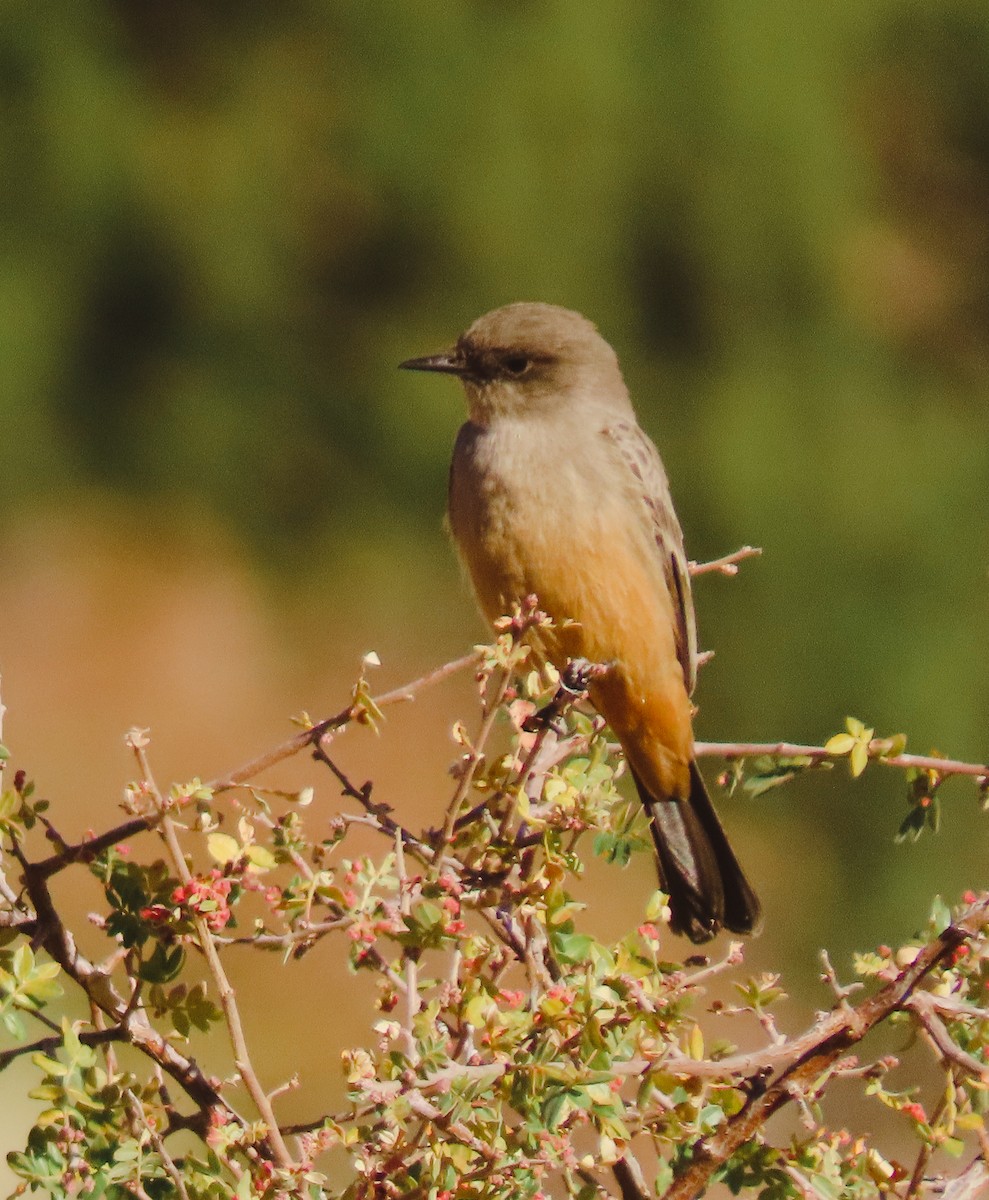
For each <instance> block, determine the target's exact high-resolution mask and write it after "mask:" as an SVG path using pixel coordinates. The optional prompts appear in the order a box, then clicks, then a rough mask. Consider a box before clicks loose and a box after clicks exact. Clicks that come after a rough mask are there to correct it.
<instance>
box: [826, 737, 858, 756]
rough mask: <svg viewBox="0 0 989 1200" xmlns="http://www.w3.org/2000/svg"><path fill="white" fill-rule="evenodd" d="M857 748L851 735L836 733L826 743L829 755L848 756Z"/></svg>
mask: <svg viewBox="0 0 989 1200" xmlns="http://www.w3.org/2000/svg"><path fill="white" fill-rule="evenodd" d="M854 746H855V739H854V738H853V737H852V735H851V734H850V733H836V734H835V735H834V737H830V738H828V740H827V741H826V742H825V743H824V749H825V750H826V751H827V752H828V754H848V753H849V752H850V751H851V750H852V749H853V748H854Z"/></svg>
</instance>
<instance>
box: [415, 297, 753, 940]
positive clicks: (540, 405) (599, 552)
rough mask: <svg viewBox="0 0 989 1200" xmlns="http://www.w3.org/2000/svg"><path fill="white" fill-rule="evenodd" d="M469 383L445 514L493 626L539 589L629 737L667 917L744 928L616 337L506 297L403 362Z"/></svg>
mask: <svg viewBox="0 0 989 1200" xmlns="http://www.w3.org/2000/svg"><path fill="white" fill-rule="evenodd" d="M401 365H402V367H405V368H407V369H409V370H414V371H439V372H443V373H445V374H449V375H456V376H457V377H458V378H459V379H460V382H461V383H462V384H463V388H464V391H465V392H466V394H467V407H468V420H467V422H466V423H465V424H464V425H463V426H462V427H461V429H460V433H459V435H458V436H457V442H456V447H455V449H454V452H453V462H452V464H451V466H450V491H449V517H450V528H451V530H452V532H453V536H454V539H455V540H456V543H457V547H458V549H459V551H460V554H461V555H462V557H463V559H464V562H465V563H466V565H467V569H468V571H469V573H470V577H471V580H472V582H473V585H474V590H475V592H476V594H477V599H478V602H479V604H480V607H481V609H482V611H483V612H484V614H485V616H486V617H487V618H488V620H489V621H494V620H496V619H497V618H499V617H501V616H503V615H505V614H506V613H508V612H510V611H511V609H512V607H513V605H515V604H518V603H519V602H520V601H521V600H522V599H523V598H524V597H525V596H528V595H531V594H535V596H536V597H537V599H538V602H539V607H540V608H541V609H542V610H544V611H545V612H546V613H547V614H548V615H549V616H550V617H552V618H553V621H554V627H553V629H552V630H550V631H548V632H547V631H542V630H541V631H540V632H539V640H538V645H537V647H536V648H537V650H538V652H539V653H541V654H542V655H544V656H545V657H546V658H547V659H548V660H549V661H551V662H552V663H554V664H555V665H556V666H557V667H559V668H561V669H562V668H563V667H565V666H566V663H567V661H568V660H570V659H574V658H586V659H589V660H590V661H591V662H592V663H601V664H606V665H607V667H608V669H607V670H606V671H605V672H604V673H603V674H602V675H601V676H600V677H599V678H597V679H595V680H594V681H593V682H592V683H591V684H590V687H589V695H590V699H591V702H592V703H593V704H594V706H595V707H596V708H597V710H598V711H599V712H600V713H601V714H602V716H604V718H605V719H606V720H607V722H608V724H609V725H610V726H611V728H612V730H613V731H614V733H615V735H616V737H617V738H618V740H619V742H620V743H621V745H622V749H623V750H624V752H625V757H626V759H627V761H628V764H629V767H630V769H631V772H632V776H633V778H634V780H635V784H636V787H637V788H638V791H639V796H640V798H641V800H642V803H643V805H644V806H645V808H646V811H647V813H648V815H649V824H650V829H651V831H652V836H653V841H654V842H655V845H656V854H657V858H658V861H659V872H660V879H661V882H662V885H663V887H664V890H665V891H666V892H668V893H669V896H670V909H671V913H672V919H671V925H672V928H673V929H674V930H675V931H676V932H678V933H684V934H686V935H687V937H689V938H690V939H691V940H692V941H694V942H704V941H707V940H708V939H709V938H712V937H713V936H714V935H715V934H716V933H717V932H718V930H719V929H721V928H722V927H725V928H727V929H730V930H732V931H734V932H735V933H754V932H755V931H756V930H757V929H758V927H759V924H760V910H759V901H758V900H757V898H756V896H755V893H754V892H753V891H752V888H751V887H750V886H749V884H748V882H747V881H746V879H745V876H744V875H743V874H742V869H741V867H740V866H739V865H738V861H737V859H736V858H735V855H734V853H733V852H732V849H731V846H730V845H729V843H728V839H727V837H726V836H725V832H724V830H723V829H722V827H721V823H720V822H719V820H718V817H717V814H716V813H715V811H714V806H713V805H712V803H711V800H710V798H709V796H708V794H707V790H706V789H705V787H704V781H703V779H702V778H701V774H700V772H699V770H698V769H697V764H696V762H695V759H694V739H693V730H692V728H691V717H692V708H691V703H690V694H691V692H692V691H693V688H694V682H695V676H696V667H697V639H696V632H695V626H694V610H693V603H692V601H691V595H690V576H689V574H688V571H687V559H686V555H685V554H684V549H683V535H682V534H681V532H680V525H679V523H678V522H677V518H676V514H675V513H674V511H673V504H672V501H671V499H670V490H669V484H668V483H667V479H666V472H665V471H664V470H663V464H662V462H661V461H660V457H659V454H658V452H657V450H656V447H655V446H654V445H653V444H652V442H651V441H650V440H649V438H648V437H647V436H646V435H645V434H644V433H643V432H642V430H641V429H640V428H639V425H638V422H637V421H636V418H635V412H634V411H633V408H632V404H631V401H630V400H629V396H628V391H627V389H626V387H625V383H624V380H623V379H622V374H621V371H620V369H619V366H618V359H617V357H616V356H615V352H614V351H613V350H612V348H611V346H609V345H608V343H607V342H606V341H605V340H604V338H603V337H601V335H600V334H599V333H598V331H597V329H596V328H595V327H594V325H593V324H592V323H591V322H590V321H588V320H587V319H586V317H583V316H581V315H580V314H579V313H576V312H571V311H569V310H567V309H564V308H558V307H556V306H554V305H551V304H529V303H522V304H509V305H507V306H506V307H504V308H498V309H495V310H494V311H493V312H489V313H487V314H486V315H485V316H483V317H480V318H479V319H478V320H477V321H475V322H474V324H473V325H471V327H470V328H469V329H468V330H467V332H466V333H464V334H463V335H462V336H461V337H460V339H459V341H458V342H457V344H456V345H455V346H454V347H453V348H452V349H451V350H448V351H445V352H444V353H442V354H436V355H432V356H430V357H427V358H413V359H409V360H408V361H407V362H404V363H402V364H401Z"/></svg>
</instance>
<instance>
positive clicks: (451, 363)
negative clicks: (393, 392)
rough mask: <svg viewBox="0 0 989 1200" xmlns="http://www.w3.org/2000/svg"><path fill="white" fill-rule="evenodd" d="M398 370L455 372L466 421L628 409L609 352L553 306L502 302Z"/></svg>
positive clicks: (589, 326) (578, 318)
mask: <svg viewBox="0 0 989 1200" xmlns="http://www.w3.org/2000/svg"><path fill="white" fill-rule="evenodd" d="M401 365H402V367H404V368H406V369H407V370H412V371H438V372H442V373H445V374H449V375H456V376H458V378H459V379H460V380H461V382H462V383H463V385H464V390H465V391H466V393H467V400H468V404H469V406H470V412H471V418H472V419H473V420H475V421H478V422H479V423H482V424H484V423H487V421H489V420H491V419H492V418H493V417H496V416H500V415H518V414H521V413H523V412H537V411H546V410H551V409H553V408H559V407H561V406H564V405H566V406H567V407H568V408H569V407H571V406H572V405H574V404H580V403H585V404H591V405H594V406H596V407H604V408H607V409H610V410H611V411H615V410H618V411H622V410H624V409H625V408H627V407H628V395H627V392H626V390H625V384H624V382H623V381H622V376H621V371H620V369H619V367H618V359H617V358H616V357H615V352H614V350H612V348H611V347H610V346H609V345H608V343H607V342H606V341H605V340H604V338H603V337H602V336H601V335H600V334H599V333H598V331H597V329H596V328H595V326H594V325H593V323H592V322H591V321H589V320H588V319H587V318H586V317H584V316H582V315H581V314H580V313H578V312H573V311H572V310H570V309H567V308H559V307H558V306H557V305H555V304H540V303H531V302H520V303H517V304H507V305H505V306H504V307H503V308H496V309H494V310H493V311H492V312H489V313H485V315H484V316H483V317H479V318H478V319H477V320H476V321H475V322H474V323H473V325H471V326H470V328H469V329H468V330H467V331H466V332H465V333H463V334H461V336H460V338H459V339H458V341H457V344H456V345H455V346H454V347H452V348H451V349H450V350H447V351H444V352H443V353H442V354H434V355H430V356H428V357H426V358H412V359H409V360H408V361H407V362H403V363H402V364H401Z"/></svg>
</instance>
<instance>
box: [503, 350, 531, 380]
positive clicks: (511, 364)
mask: <svg viewBox="0 0 989 1200" xmlns="http://www.w3.org/2000/svg"><path fill="white" fill-rule="evenodd" d="M502 365H503V366H504V368H505V370H506V371H507V372H508V373H509V375H524V374H525V373H526V371H528V369H529V368H530V367H531V366H532V359H531V358H526V357H525V355H524V354H510V355H509V356H508V357H507V358H503V359H502Z"/></svg>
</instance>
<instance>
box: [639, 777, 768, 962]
mask: <svg viewBox="0 0 989 1200" xmlns="http://www.w3.org/2000/svg"><path fill="white" fill-rule="evenodd" d="M633 778H634V779H635V784H636V787H637V788H638V790H639V796H640V798H641V800H642V803H643V805H644V806H645V809H646V812H647V813H648V815H649V829H650V832H651V833H652V838H653V842H654V843H655V845H656V856H657V859H658V861H659V873H660V882H661V884H662V886H663V890H664V891H666V892H667V893H668V894H669V897H670V911H671V914H672V916H671V920H670V926H671V928H672V929H673V931H674V933H683V934H686V935H687V937H689V938H690V940H691V941H692V942H706V941H709V940H710V939H711V938H712V937H714V936H715V934H716V933H717V932H718V931H719V929H721V928H722V927H724V928H726V929H729V930H731V931H732V932H733V933H757V932H758V930H759V927H760V924H761V907H760V904H759V900H758V898H757V897H756V894H755V892H754V891H753V890H752V888H751V886H750V885H749V882H748V880H747V879H746V878H745V875H744V874H743V873H742V868H741V867H740V866H739V865H738V859H737V858H736V857H735V854H734V851H733V850H732V848H731V846H730V845H729V842H728V838H727V836H726V834H725V831H724V829H723V828H722V827H721V822H720V821H719V820H718V814H717V813H716V812H715V811H714V805H713V804H712V803H711V798H710V796H709V795H708V794H707V788H706V787H705V786H704V780H703V778H702V777H701V773H700V771H699V770H698V769H697V764H696V763H691V764H690V797H689V799H687V800H675V799H657V798H656V797H653V796H651V795H649V793H648V792H647V791H646V789H645V787H643V785H642V783H641V781H640V780H639V778H638V777H637V776H636V775H635V773H634V772H633Z"/></svg>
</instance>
